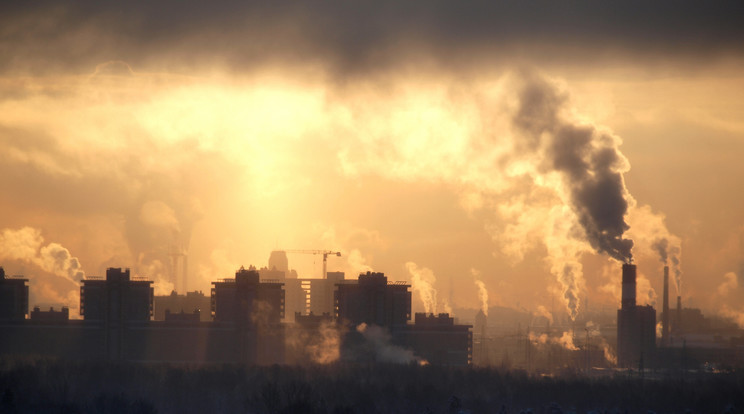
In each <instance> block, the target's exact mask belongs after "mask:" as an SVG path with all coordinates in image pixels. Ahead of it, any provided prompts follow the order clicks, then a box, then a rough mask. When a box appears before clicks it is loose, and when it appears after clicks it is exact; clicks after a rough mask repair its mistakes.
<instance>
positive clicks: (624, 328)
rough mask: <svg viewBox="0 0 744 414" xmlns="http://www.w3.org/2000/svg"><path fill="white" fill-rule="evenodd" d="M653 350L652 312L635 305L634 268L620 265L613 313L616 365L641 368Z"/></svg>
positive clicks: (649, 358) (651, 308) (653, 318)
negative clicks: (619, 298) (617, 300)
mask: <svg viewBox="0 0 744 414" xmlns="http://www.w3.org/2000/svg"><path fill="white" fill-rule="evenodd" d="M655 351H656V310H655V309H654V308H653V307H651V306H638V305H637V304H636V266H635V265H634V264H630V263H625V264H623V278H622V302H621V308H620V309H618V311H617V363H618V366H619V367H623V368H638V369H643V368H644V367H647V366H649V365H652V362H653V360H654V357H655Z"/></svg>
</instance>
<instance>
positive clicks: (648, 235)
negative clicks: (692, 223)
mask: <svg viewBox="0 0 744 414" xmlns="http://www.w3.org/2000/svg"><path fill="white" fill-rule="evenodd" d="M628 222H629V223H630V226H631V229H630V231H629V232H628V234H629V235H630V236H631V237H633V240H634V241H635V242H636V246H637V248H638V250H639V251H653V252H655V253H656V254H657V255H658V257H659V261H660V262H661V263H662V264H663V265H665V266H666V265H668V266H669V270H670V273H671V275H672V277H673V278H674V286H675V288H676V289H677V294H678V295H679V294H681V291H682V268H681V261H682V240H680V238H679V237H677V236H675V235H674V234H672V233H671V232H670V231H669V229H668V228H667V226H666V217H665V216H664V215H663V214H661V213H655V212H654V211H653V210H652V209H651V207H650V206H646V205H644V206H636V205H633V206H632V207H631V209H630V211H629V213H628Z"/></svg>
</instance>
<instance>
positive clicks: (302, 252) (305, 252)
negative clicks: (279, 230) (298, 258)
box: [285, 250, 341, 279]
mask: <svg viewBox="0 0 744 414" xmlns="http://www.w3.org/2000/svg"><path fill="white" fill-rule="evenodd" d="M285 252H287V253H300V254H322V255H323V279H327V278H328V277H327V274H326V264H327V262H328V255H332V256H338V257H341V252H334V251H331V250H285Z"/></svg>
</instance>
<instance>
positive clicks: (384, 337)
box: [356, 323, 427, 365]
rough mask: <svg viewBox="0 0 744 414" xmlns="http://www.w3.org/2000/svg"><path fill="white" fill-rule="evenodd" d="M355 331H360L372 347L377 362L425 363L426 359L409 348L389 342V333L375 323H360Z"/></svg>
mask: <svg viewBox="0 0 744 414" xmlns="http://www.w3.org/2000/svg"><path fill="white" fill-rule="evenodd" d="M356 329H357V332H359V333H361V334H362V335H363V336H364V338H365V339H366V340H367V343H368V344H369V345H370V346H371V347H372V349H373V351H374V353H375V358H376V361H377V362H383V363H393V364H410V363H411V362H416V363H417V364H419V365H426V364H427V361H426V360H424V359H422V358H420V357H417V356H416V355H414V354H413V351H411V350H410V349H404V348H401V347H399V346H396V345H393V344H392V343H390V333H388V332H387V330H385V329H384V328H382V327H379V326H377V325H372V326H367V324H366V323H362V324H360V325H358V326H357V328H356Z"/></svg>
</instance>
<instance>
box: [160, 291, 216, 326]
mask: <svg viewBox="0 0 744 414" xmlns="http://www.w3.org/2000/svg"><path fill="white" fill-rule="evenodd" d="M211 303H212V299H211V298H210V297H209V296H206V295H205V294H204V293H202V292H201V291H194V292H186V294H185V295H179V294H178V293H176V291H173V292H171V294H170V295H167V296H155V297H154V298H153V319H154V320H156V321H162V320H165V312H166V311H170V312H171V313H172V314H174V313H177V312H180V311H184V312H193V311H195V310H199V314H200V315H201V316H200V318H201V321H202V322H209V321H211V320H212V314H211V312H210V309H211Z"/></svg>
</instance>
